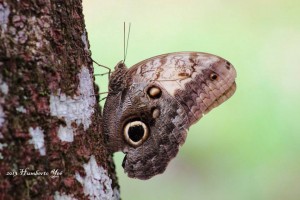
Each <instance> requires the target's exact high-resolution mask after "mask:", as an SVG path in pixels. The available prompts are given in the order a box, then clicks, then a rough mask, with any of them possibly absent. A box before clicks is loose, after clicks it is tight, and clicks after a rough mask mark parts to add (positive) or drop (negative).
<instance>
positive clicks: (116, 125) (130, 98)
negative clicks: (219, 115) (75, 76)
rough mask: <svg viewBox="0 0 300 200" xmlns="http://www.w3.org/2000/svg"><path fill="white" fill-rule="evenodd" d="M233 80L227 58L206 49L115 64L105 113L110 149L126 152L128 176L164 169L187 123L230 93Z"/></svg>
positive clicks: (183, 136)
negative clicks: (206, 51) (138, 61)
mask: <svg viewBox="0 0 300 200" xmlns="http://www.w3.org/2000/svg"><path fill="white" fill-rule="evenodd" d="M235 78H236V71H235V69H234V67H233V66H232V65H231V64H230V63H229V62H228V61H226V60H225V59H223V58H220V57H218V56H215V55H212V54H208V53H198V52H179V53H169V54H164V55H159V56H155V57H152V58H149V59H146V60H144V61H142V62H140V63H137V64H135V65H134V66H132V67H131V68H129V69H127V67H126V66H125V64H124V63H123V61H121V62H119V63H118V64H117V66H116V67H115V71H114V72H113V73H112V75H111V77H110V81H109V93H108V96H107V100H106V103H105V106H104V112H103V118H104V133H105V134H106V136H107V144H108V149H109V151H110V152H111V153H113V152H117V151H122V152H124V153H125V154H126V156H125V158H124V160H123V164H122V166H123V168H124V170H125V172H126V173H127V174H128V176H129V177H132V178H138V179H149V178H151V177H153V176H154V175H156V174H160V173H162V172H164V171H165V169H166V167H167V165H168V163H169V162H170V160H171V159H172V158H174V157H175V156H176V154H177V153H178V150H179V147H180V146H181V145H183V143H184V142H185V139H186V135H187V131H188V129H189V127H190V126H191V125H192V124H194V123H196V122H197V121H198V120H199V119H200V118H201V117H202V116H203V115H204V114H206V113H208V112H209V111H210V110H211V109H213V108H215V107H217V106H218V105H220V104H221V103H223V102H224V101H226V100H227V99H228V98H230V97H231V96H232V95H233V93H234V92H235V89H236V83H235Z"/></svg>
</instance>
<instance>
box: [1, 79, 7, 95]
mask: <svg viewBox="0 0 300 200" xmlns="http://www.w3.org/2000/svg"><path fill="white" fill-rule="evenodd" d="M0 91H1V92H2V93H3V94H4V95H7V94H8V85H7V84H6V83H5V82H2V83H1V82H0Z"/></svg>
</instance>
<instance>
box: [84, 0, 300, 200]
mask: <svg viewBox="0 0 300 200" xmlns="http://www.w3.org/2000/svg"><path fill="white" fill-rule="evenodd" d="M83 3H84V5H83V6H84V14H85V20H86V26H87V30H88V38H89V41H90V45H91V51H92V57H93V59H94V60H96V61H98V62H99V63H101V64H103V65H106V66H110V67H111V68H113V67H114V66H115V65H116V63H117V62H118V61H120V60H122V59H123V22H124V21H125V22H131V23H132V27H131V35H130V42H129V49H128V56H127V60H126V64H127V65H128V66H132V65H133V64H135V63H137V62H139V61H141V60H144V59H146V58H148V57H152V56H155V55H158V54H162V53H167V52H176V51H200V52H209V53H213V54H216V55H219V56H221V57H224V58H226V59H228V60H229V61H230V62H231V63H232V64H233V65H234V66H235V68H236V70H237V73H238V77H237V86H238V87H237V91H236V93H235V95H234V96H233V97H232V98H231V99H230V100H228V101H227V102H225V103H224V104H222V105H221V106H220V107H218V108H216V109H214V110H213V111H211V112H210V113H209V114H208V115H206V116H205V117H203V118H202V119H201V120H200V121H199V122H198V123H197V124H196V125H194V126H192V127H191V129H190V131H189V134H188V137H187V141H186V143H185V144H184V145H183V147H182V148H181V151H180V152H179V154H178V156H177V157H176V158H175V159H174V160H172V161H171V163H170V165H169V166H168V168H167V170H166V172H165V173H164V174H162V175H159V176H156V177H154V178H152V179H150V180H148V181H140V180H135V179H130V178H128V177H127V176H126V174H124V172H123V168H122V167H121V163H122V160H123V157H124V156H123V154H122V153H117V154H115V156H114V158H115V162H116V167H117V173H118V177H119V183H120V185H121V197H122V198H123V199H125V200H134V199H143V200H148V199H149V200H153V199H200V200H202V199H203V200H227V199H228V200H299V199H300V156H299V150H300V117H299V115H300V1H299V0H294V1H292V0H285V1H283V0H252V1H238V0H223V1H222V0H201V1H200V0H198V1H197V0H160V1H158V0H150V1H149V0H127V1H125V0H105V1H104V0H84V1H83ZM103 72H106V71H105V70H102V69H100V68H97V70H96V73H103ZM97 81H98V84H99V85H100V87H101V91H102V92H104V91H107V82H108V81H107V76H104V77H100V78H97Z"/></svg>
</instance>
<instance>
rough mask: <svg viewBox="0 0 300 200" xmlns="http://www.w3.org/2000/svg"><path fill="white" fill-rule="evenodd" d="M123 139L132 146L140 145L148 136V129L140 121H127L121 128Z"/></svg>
mask: <svg viewBox="0 0 300 200" xmlns="http://www.w3.org/2000/svg"><path fill="white" fill-rule="evenodd" d="M123 134H124V138H125V141H126V142H127V143H128V144H129V145H131V146H133V147H138V146H140V145H142V144H143V143H144V142H145V141H146V139H147V138H148V136H149V129H148V127H147V125H146V124H145V123H144V122H142V121H131V122H128V123H127V124H126V125H125V127H124V130H123Z"/></svg>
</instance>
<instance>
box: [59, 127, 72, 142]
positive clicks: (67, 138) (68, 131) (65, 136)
mask: <svg viewBox="0 0 300 200" xmlns="http://www.w3.org/2000/svg"><path fill="white" fill-rule="evenodd" d="M57 136H58V138H59V139H60V140H61V141H63V142H73V140H74V132H73V129H72V128H69V127H67V126H62V125H60V126H59V129H58V134H57Z"/></svg>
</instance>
